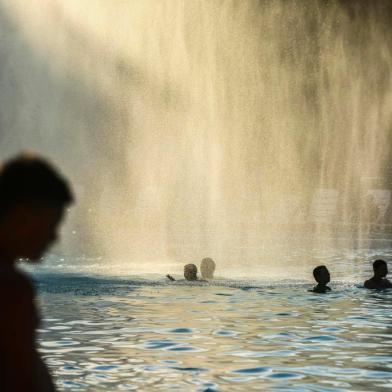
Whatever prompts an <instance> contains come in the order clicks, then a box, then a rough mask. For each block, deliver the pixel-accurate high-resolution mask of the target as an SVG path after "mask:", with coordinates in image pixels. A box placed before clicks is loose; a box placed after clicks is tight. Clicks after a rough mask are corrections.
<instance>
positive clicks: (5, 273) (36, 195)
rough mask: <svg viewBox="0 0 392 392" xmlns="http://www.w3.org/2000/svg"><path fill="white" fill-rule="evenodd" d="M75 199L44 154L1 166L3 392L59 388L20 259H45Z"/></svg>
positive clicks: (0, 388)
mask: <svg viewBox="0 0 392 392" xmlns="http://www.w3.org/2000/svg"><path fill="white" fill-rule="evenodd" d="M72 201H73V196H72V193H71V190H70V188H69V186H68V185H67V183H66V181H65V180H64V179H63V178H62V177H61V176H60V174H59V173H57V172H56V170H54V169H53V168H52V167H51V166H50V165H49V164H48V163H47V162H46V161H45V160H43V159H41V158H39V157H36V156H33V155H27V154H23V155H20V156H17V157H15V158H13V159H12V160H10V161H8V162H6V163H5V164H4V165H3V166H2V167H1V168H0V391H1V392H52V391H54V390H55V387H54V384H53V382H52V379H51V376H50V374H49V371H48V369H47V367H46V365H45V364H44V362H43V361H42V359H41V358H40V355H39V354H38V352H37V348H36V342H35V340H36V329H37V327H38V325H39V317H38V314H37V310H36V308H35V304H34V299H35V293H34V288H33V286H32V284H31V282H30V280H29V278H28V277H27V276H25V275H24V274H23V273H22V272H21V271H19V270H18V268H17V267H16V262H17V261H18V260H19V259H20V258H25V259H29V260H30V261H31V262H39V260H40V259H41V256H42V255H43V253H44V251H45V250H46V249H47V247H48V246H49V245H50V244H51V243H53V242H54V241H55V240H56V238H57V228H58V226H59V224H60V222H61V220H62V218H63V213H64V209H65V207H66V206H67V205H69V204H70V203H72Z"/></svg>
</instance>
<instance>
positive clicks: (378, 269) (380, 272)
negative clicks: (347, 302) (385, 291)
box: [373, 259, 388, 278]
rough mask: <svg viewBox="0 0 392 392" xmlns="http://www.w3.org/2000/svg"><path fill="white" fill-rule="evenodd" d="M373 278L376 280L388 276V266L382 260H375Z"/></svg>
mask: <svg viewBox="0 0 392 392" xmlns="http://www.w3.org/2000/svg"><path fill="white" fill-rule="evenodd" d="M373 271H374V276H376V277H377V278H385V277H386V276H387V275H388V265H387V263H386V261H384V260H381V259H379V260H376V261H375V262H374V263H373Z"/></svg>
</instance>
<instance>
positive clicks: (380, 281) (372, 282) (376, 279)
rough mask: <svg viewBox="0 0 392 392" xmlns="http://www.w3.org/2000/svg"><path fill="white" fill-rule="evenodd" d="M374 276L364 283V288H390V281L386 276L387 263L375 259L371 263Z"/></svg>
mask: <svg viewBox="0 0 392 392" xmlns="http://www.w3.org/2000/svg"><path fill="white" fill-rule="evenodd" d="M373 271H374V276H373V277H372V278H370V279H369V280H367V281H366V282H365V283H364V286H365V288H367V289H375V290H384V289H390V288H392V283H391V282H390V281H389V280H388V279H387V278H386V276H387V275H388V265H387V263H386V262H385V261H384V260H376V261H375V262H374V263H373Z"/></svg>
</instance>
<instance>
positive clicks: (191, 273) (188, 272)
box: [184, 264, 197, 280]
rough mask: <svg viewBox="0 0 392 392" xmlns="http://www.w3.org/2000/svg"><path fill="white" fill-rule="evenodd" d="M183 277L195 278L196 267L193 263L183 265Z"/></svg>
mask: <svg viewBox="0 0 392 392" xmlns="http://www.w3.org/2000/svg"><path fill="white" fill-rule="evenodd" d="M184 278H185V279H186V280H192V279H188V278H194V280H196V279H197V267H196V265H195V264H187V265H186V266H184Z"/></svg>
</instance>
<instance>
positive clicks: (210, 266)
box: [200, 257, 215, 279]
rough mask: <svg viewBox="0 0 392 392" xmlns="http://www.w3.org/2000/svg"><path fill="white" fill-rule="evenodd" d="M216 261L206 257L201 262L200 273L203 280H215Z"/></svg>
mask: <svg viewBox="0 0 392 392" xmlns="http://www.w3.org/2000/svg"><path fill="white" fill-rule="evenodd" d="M214 272H215V261H214V260H212V259H211V258H210V257H206V258H204V259H203V260H202V261H201V264H200V273H201V277H202V278H203V279H214Z"/></svg>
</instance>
